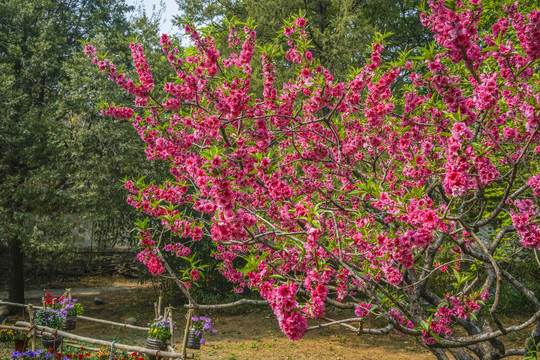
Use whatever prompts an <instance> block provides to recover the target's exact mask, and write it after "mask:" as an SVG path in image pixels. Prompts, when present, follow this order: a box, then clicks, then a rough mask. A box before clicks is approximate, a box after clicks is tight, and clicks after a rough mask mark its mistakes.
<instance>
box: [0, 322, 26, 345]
mask: <svg viewBox="0 0 540 360" xmlns="http://www.w3.org/2000/svg"><path fill="white" fill-rule="evenodd" d="M2 325H5V323H2ZM0 342H2V343H7V344H13V345H15V351H25V350H26V345H27V344H28V337H27V336H26V334H25V333H24V332H21V331H18V330H11V329H0Z"/></svg>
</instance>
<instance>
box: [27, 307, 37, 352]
mask: <svg viewBox="0 0 540 360" xmlns="http://www.w3.org/2000/svg"><path fill="white" fill-rule="evenodd" d="M28 316H29V317H30V329H32V330H31V331H32V352H34V351H36V328H35V325H36V324H35V323H34V307H33V306H32V304H28Z"/></svg>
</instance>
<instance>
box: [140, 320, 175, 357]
mask: <svg viewBox="0 0 540 360" xmlns="http://www.w3.org/2000/svg"><path fill="white" fill-rule="evenodd" d="M148 325H149V326H150V330H149V331H148V337H147V338H146V347H147V348H149V349H154V350H165V347H166V346H167V341H169V339H170V338H171V324H170V321H169V319H168V318H163V316H160V317H158V318H156V319H154V321H152V322H151V323H150V324H148ZM173 329H176V325H175V324H174V323H173Z"/></svg>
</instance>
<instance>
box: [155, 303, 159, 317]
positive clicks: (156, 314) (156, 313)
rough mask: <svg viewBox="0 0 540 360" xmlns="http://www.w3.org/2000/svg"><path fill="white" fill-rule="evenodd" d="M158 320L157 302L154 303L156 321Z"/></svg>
mask: <svg viewBox="0 0 540 360" xmlns="http://www.w3.org/2000/svg"><path fill="white" fill-rule="evenodd" d="M157 318H158V312H157V302H155V303H154V319H157Z"/></svg>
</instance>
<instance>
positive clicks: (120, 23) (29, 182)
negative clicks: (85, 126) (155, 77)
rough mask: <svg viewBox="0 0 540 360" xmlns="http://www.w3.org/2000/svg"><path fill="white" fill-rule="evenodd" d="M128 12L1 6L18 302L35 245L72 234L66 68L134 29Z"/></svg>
mask: <svg viewBox="0 0 540 360" xmlns="http://www.w3.org/2000/svg"><path fill="white" fill-rule="evenodd" d="M127 10H129V7H128V6H127V5H125V3H124V1H123V0H22V1H21V0H5V1H3V2H1V3H0V36H1V37H2V42H0V80H1V81H2V87H0V102H1V106H0V132H1V133H2V134H3V141H2V142H1V143H0V179H1V182H0V221H1V222H2V224H3V226H2V228H1V229H0V239H2V240H3V241H4V242H5V243H7V244H8V254H7V255H8V257H9V269H10V273H9V281H8V287H9V300H10V301H12V302H19V303H21V302H24V271H23V270H24V269H23V248H24V246H25V245H27V244H28V243H29V242H30V241H31V240H34V244H36V245H42V247H41V248H47V247H48V245H47V243H46V242H45V240H46V238H48V239H50V238H53V237H57V236H59V237H61V238H68V237H70V236H71V228H70V226H69V223H70V220H71V217H70V216H69V214H70V213H73V212H75V209H76V199H74V198H73V197H72V196H71V194H70V189H71V188H72V187H73V185H74V182H73V178H72V176H71V174H70V173H69V171H70V167H69V166H66V163H65V162H64V160H65V156H63V154H62V151H69V150H67V149H66V148H65V145H67V142H66V141H64V140H65V139H67V138H69V137H70V136H71V135H72V134H71V133H70V132H71V127H70V125H69V124H70V122H69V121H66V118H65V117H64V115H65V111H63V110H62V109H61V108H60V105H61V103H62V101H63V99H64V98H65V97H66V95H67V94H69V89H66V88H65V87H64V86H63V84H65V82H66V81H67V79H68V74H67V72H66V69H65V67H64V64H65V63H66V62H67V61H70V60H71V59H72V56H73V50H74V49H75V48H76V47H78V45H79V43H78V42H77V40H78V39H81V38H86V37H93V36H95V34H96V33H99V32H102V31H104V30H105V29H107V31H108V32H118V33H122V32H123V31H125V30H127V22H126V20H125V12H126V11H127ZM43 244H46V245H45V246H44V247H43ZM38 248H39V247H38ZM41 256H44V255H43V254H41Z"/></svg>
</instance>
